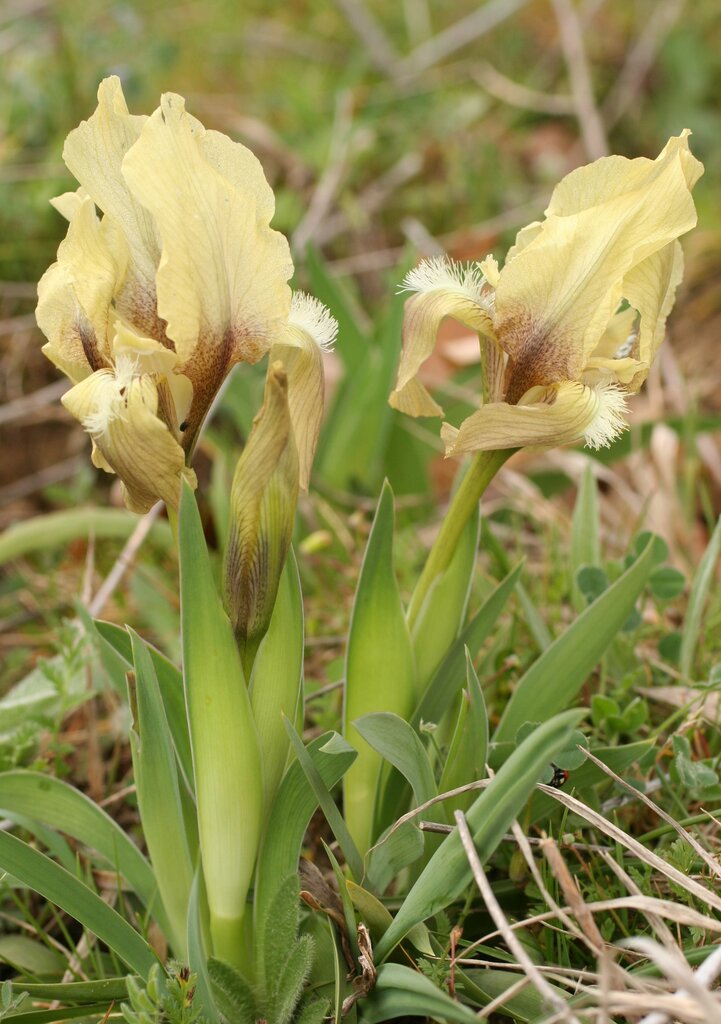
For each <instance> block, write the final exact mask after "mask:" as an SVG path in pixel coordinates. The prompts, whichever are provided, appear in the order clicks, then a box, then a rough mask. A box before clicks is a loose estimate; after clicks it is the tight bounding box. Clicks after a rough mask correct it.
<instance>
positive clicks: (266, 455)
mask: <svg viewBox="0 0 721 1024" xmlns="http://www.w3.org/2000/svg"><path fill="white" fill-rule="evenodd" d="M298 488H299V466H298V452H297V448H296V443H295V439H294V435H293V427H292V424H291V417H290V410H289V407H288V379H287V376H286V373H285V370H284V368H283V364H282V363H281V362H274V363H272V365H271V366H270V367H269V368H268V374H267V376H266V380H265V395H264V398H263V405H262V407H261V410H260V412H259V413H258V415H257V416H256V417H255V420H254V421H253V429H252V430H251V432H250V437H249V439H248V443H247V445H246V447H245V450H244V451H243V454H242V455H241V457H240V459H239V460H238V465H237V467H236V470H235V475H234V477H233V485H232V488H231V492H230V525H229V531H228V548H227V552H226V559H225V595H226V606H227V609H228V616H229V618H230V621H231V624H232V626H233V630H234V632H235V637H236V641H237V643H238V648H239V650H240V652H241V656H242V658H243V662H244V668H245V670H246V678H250V667H251V666H252V663H253V658H254V657H255V652H256V651H257V649H258V645H259V644H260V641H261V640H262V639H263V636H264V635H265V632H266V630H267V629H268V626H269V624H270V618H271V615H272V614H273V607H274V605H275V598H276V594H277V592H278V584H279V582H280V575H281V573H282V571H283V565H284V564H285V559H286V555H287V554H288V548H289V547H290V542H291V536H292V533H293V520H294V517H295V508H296V504H297V501H298Z"/></svg>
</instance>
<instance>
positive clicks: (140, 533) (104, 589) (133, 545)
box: [88, 501, 164, 618]
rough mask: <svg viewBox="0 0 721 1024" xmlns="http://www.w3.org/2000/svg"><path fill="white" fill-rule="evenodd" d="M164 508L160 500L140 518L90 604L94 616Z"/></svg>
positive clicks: (103, 604)
mask: <svg viewBox="0 0 721 1024" xmlns="http://www.w3.org/2000/svg"><path fill="white" fill-rule="evenodd" d="M163 508H164V505H163V503H162V502H161V501H159V502H158V503H157V504H156V505H153V507H152V508H151V510H150V511H149V512H146V514H145V515H144V516H143V517H142V519H139V520H138V525H137V526H136V527H135V529H134V530H133V532H132V533H131V534H130V536H129V537H128V539H127V541H126V542H125V546H124V547H123V550H122V551H121V552H120V554H119V555H118V557H117V559H116V560H115V564H114V565H113V567H112V569H111V570H110V572H109V573H108V575H107V576H106V577H105V580H104V581H103V583H102V584H101V586H100V587H99V589H98V591H97V593H96V594H95V597H94V598H93V599H92V601H90V603H89V604H88V613H89V614H90V615H92V616H93V618H95V617H97V616H98V615H100V613H101V612H102V610H103V608H104V607H105V605H106V604H107V602H108V601H109V600H110V597H111V595H112V593H113V591H114V590H115V588H116V587H117V585H118V584H119V583H120V581H121V579H122V578H123V576H124V575H125V573H126V572H127V570H128V569H129V568H130V566H131V565H132V562H133V559H134V558H135V556H136V555H137V553H138V551H139V550H140V547H141V545H142V543H143V541H144V540H145V538H146V537H147V535H148V533H149V532H150V528H151V527H152V525H153V523H154V522H155V520H156V519H157V518H158V516H159V515H160V513H161V511H162V510H163Z"/></svg>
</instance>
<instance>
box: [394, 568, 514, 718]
mask: <svg viewBox="0 0 721 1024" xmlns="http://www.w3.org/2000/svg"><path fill="white" fill-rule="evenodd" d="M522 568H523V563H522V562H519V564H518V565H517V566H516V567H515V569H512V570H511V572H509V574H508V575H507V576H506V577H505V579H503V580H502V581H501V582H500V583H499V584H498V585H497V586H496V588H495V589H494V590H493V591H492V592H491V593H490V594H489V596H488V597H487V598H486V600H485V601H484V602H483V604H482V605H481V607H480V608H479V610H478V611H477V612H476V614H475V615H474V617H473V618H472V619H471V621H470V622H469V623H468V625H467V626H466V627H465V629H464V630H463V631H462V632H461V634H460V636H459V637H458V639H457V640H456V641H455V643H454V644H453V646H452V647H451V648H450V650H449V651H448V654H447V655H446V656H445V658H444V659H443V661H442V662H441V664H440V665H439V666H438V669H437V671H436V673H435V675H434V676H433V678H432V679H431V681H430V683H429V684H428V687H427V689H426V692H425V693H424V694H423V696H422V697H421V699H420V701H419V703H418V706H417V707H416V709H415V711H414V712H413V714H412V716H411V719H410V722H411V725H413V726H415V727H417V726H418V725H419V724H420V722H421V721H423V722H440V721H441V719H442V718H443V715H444V714H445V713H446V711H447V710H448V708H449V707H450V706H451V704H452V703H453V700H454V698H455V696H456V694H457V693H458V691H459V690H460V689H461V687H462V686H463V681H464V679H465V674H466V672H465V669H466V648H467V649H468V650H469V651H470V653H471V657H475V656H476V655H477V654H478V651H479V650H480V648H481V644H482V643H483V642H484V640H485V639H486V637H488V635H489V634H490V632H491V630H492V629H493V627H494V626H495V624H496V622H497V621H498V618H499V616H500V614H501V612H502V611H503V609H504V608H505V606H506V602H507V601H508V598H509V597H510V596H511V593H512V592H513V588H514V587H515V586H516V584H517V582H518V577H519V575H520V572H521V569H522Z"/></svg>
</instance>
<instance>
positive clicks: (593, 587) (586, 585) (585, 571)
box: [575, 565, 608, 608]
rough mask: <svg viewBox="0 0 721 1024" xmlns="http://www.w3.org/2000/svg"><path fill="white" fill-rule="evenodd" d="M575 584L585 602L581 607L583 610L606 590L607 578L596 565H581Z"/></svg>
mask: <svg viewBox="0 0 721 1024" xmlns="http://www.w3.org/2000/svg"><path fill="white" fill-rule="evenodd" d="M575 584H576V591H577V592H578V593H579V594H580V595H581V596H582V597H583V599H584V602H585V603H584V604H583V605H582V606H581V607H584V608H585V606H586V604H590V603H591V602H592V601H595V600H596V598H597V597H600V596H601V594H602V593H603V592H604V590H606V589H607V588H608V576H607V575H606V573H605V572H604V571H603V569H601V568H599V567H598V566H597V565H582V566H581V567H580V568H579V569H578V570H577V572H576V579H575Z"/></svg>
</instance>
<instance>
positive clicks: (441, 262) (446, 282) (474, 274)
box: [398, 256, 486, 303]
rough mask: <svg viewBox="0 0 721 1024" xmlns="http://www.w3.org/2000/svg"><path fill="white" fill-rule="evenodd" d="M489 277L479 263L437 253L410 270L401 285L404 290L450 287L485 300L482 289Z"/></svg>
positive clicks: (468, 295)
mask: <svg viewBox="0 0 721 1024" xmlns="http://www.w3.org/2000/svg"><path fill="white" fill-rule="evenodd" d="M485 282H486V279H485V277H484V275H483V272H482V271H481V269H480V267H479V265H478V264H477V263H456V262H455V261H454V260H451V259H449V258H448V256H433V257H432V258H431V259H427V260H421V262H420V263H419V264H418V266H417V267H414V268H413V270H411V271H409V272H408V273H407V274H406V276H405V277H404V279H403V284H402V285H401V286H400V288H399V289H398V291H399V293H402V292H435V291H439V290H441V289H450V290H451V291H456V292H459V293H460V294H461V295H465V296H467V297H468V298H469V299H472V301H473V302H477V303H481V302H482V295H481V292H482V289H483V285H484V284H485Z"/></svg>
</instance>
